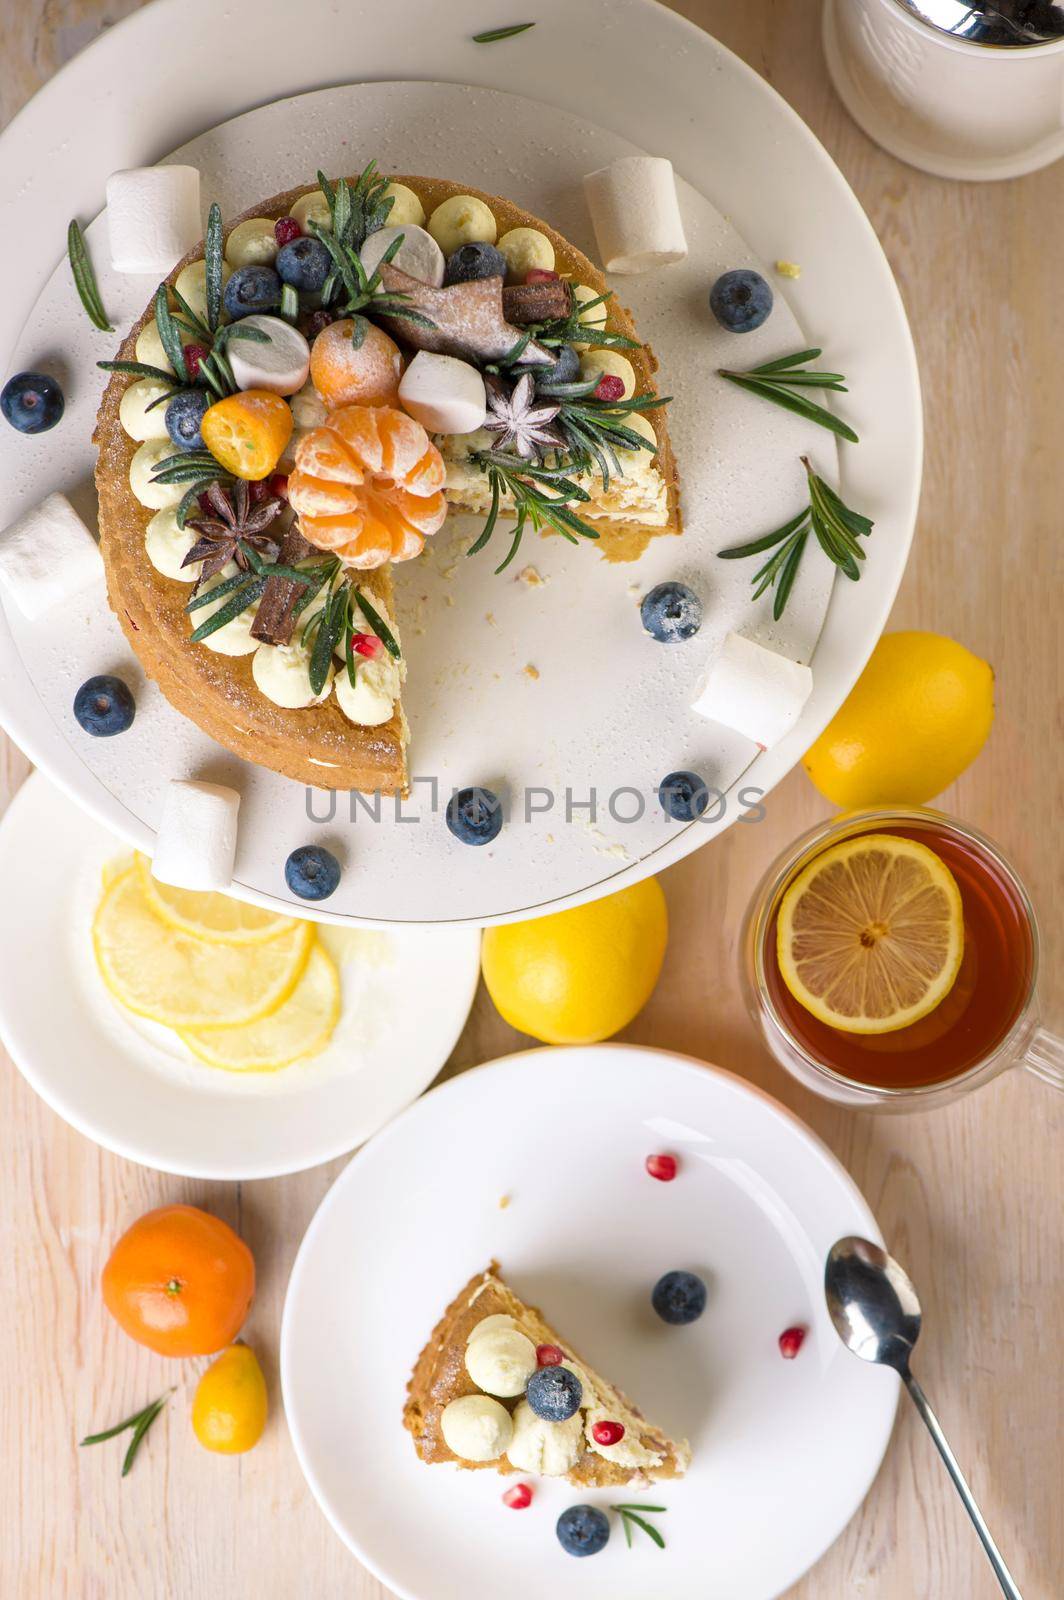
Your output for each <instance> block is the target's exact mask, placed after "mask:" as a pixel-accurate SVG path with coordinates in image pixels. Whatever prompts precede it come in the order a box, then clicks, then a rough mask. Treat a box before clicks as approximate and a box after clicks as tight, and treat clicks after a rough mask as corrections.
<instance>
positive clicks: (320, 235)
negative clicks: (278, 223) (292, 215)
mask: <svg viewBox="0 0 1064 1600" xmlns="http://www.w3.org/2000/svg"><path fill="white" fill-rule="evenodd" d="M309 226H310V231H311V233H312V234H313V235H314V237H315V238H316V239H320V240H321V242H322V244H323V245H324V246H325V248H326V250H328V252H329V255H330V256H331V257H332V260H333V265H334V266H335V268H336V271H337V274H338V276H339V278H340V281H341V282H342V284H343V286H344V288H345V289H346V290H347V292H348V294H349V295H350V297H351V299H352V300H358V299H359V298H360V293H361V289H360V285H359V281H358V276H357V274H356V271H355V268H354V267H353V265H352V258H351V256H350V254H349V252H348V251H346V250H345V249H344V247H343V245H342V244H341V243H340V241H339V240H338V239H335V238H334V237H333V235H332V234H331V233H330V232H329V230H328V228H323V227H322V226H321V224H320V223H318V222H315V221H314V220H313V219H311V221H310V224H309Z"/></svg>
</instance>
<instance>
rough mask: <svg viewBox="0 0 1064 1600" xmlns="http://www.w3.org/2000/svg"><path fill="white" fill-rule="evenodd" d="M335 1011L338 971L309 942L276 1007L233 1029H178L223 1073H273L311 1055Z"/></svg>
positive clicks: (325, 1038)
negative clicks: (300, 966) (302, 962)
mask: <svg viewBox="0 0 1064 1600" xmlns="http://www.w3.org/2000/svg"><path fill="white" fill-rule="evenodd" d="M339 1016H340V975H339V973H338V972H337V970H336V967H335V966H334V964H333V962H332V961H331V959H330V958H329V956H327V955H326V953H325V951H324V950H323V949H322V947H321V945H320V944H318V943H317V941H315V943H314V946H313V948H312V950H311V952H310V959H309V961H308V962H307V964H306V966H305V967H304V969H303V976H302V977H301V978H300V980H299V982H298V983H297V984H296V986H295V988H294V989H293V990H292V993H291V994H290V995H289V996H288V999H287V1000H285V1001H284V1002H283V1003H282V1004H281V1005H279V1006H278V1007H277V1010H276V1011H272V1012H271V1013H270V1015H269V1016H267V1017H260V1018H259V1020H258V1021H257V1022H245V1023H244V1024H243V1026H242V1027H239V1028H179V1029H178V1030H177V1031H178V1034H179V1036H180V1037H181V1038H182V1039H183V1040H184V1042H185V1044H187V1046H188V1048H189V1049H190V1050H191V1051H192V1054H193V1055H194V1056H198V1057H199V1059H200V1060H201V1061H205V1062H206V1063H207V1065H208V1066H209V1067H222V1068H223V1069H225V1070H226V1071H228V1072H278V1071H279V1070H280V1069H281V1067H288V1066H291V1064H292V1062H293V1061H301V1060H302V1059H303V1058H304V1057H305V1056H316V1055H317V1054H318V1052H319V1051H321V1050H324V1049H325V1046H326V1045H327V1044H328V1042H329V1040H330V1039H331V1038H332V1035H333V1029H334V1028H335V1027H336V1023H337V1020H338V1018H339Z"/></svg>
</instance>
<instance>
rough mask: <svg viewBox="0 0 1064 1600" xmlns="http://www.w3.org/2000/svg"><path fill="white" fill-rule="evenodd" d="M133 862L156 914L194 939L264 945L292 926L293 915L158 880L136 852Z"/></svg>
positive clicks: (142, 887) (149, 865)
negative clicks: (179, 887)
mask: <svg viewBox="0 0 1064 1600" xmlns="http://www.w3.org/2000/svg"><path fill="white" fill-rule="evenodd" d="M134 861H135V863H136V868H137V874H138V878H139V881H140V887H141V890H142V891H143V894H144V897H145V899H146V900H147V902H148V904H149V906H150V907H151V909H152V911H154V913H155V915H156V916H157V917H160V918H161V919H162V920H163V922H165V923H167V924H168V925H169V926H170V927H171V928H179V929H180V930H181V932H182V933H188V934H191V935H192V937H193V938H196V939H207V940H215V941H217V942H218V943H220V944H266V943H267V942H268V941H269V940H270V939H276V938H278V937H279V936H280V935H281V934H282V933H287V932H289V931H290V930H291V929H292V927H293V926H294V925H295V919H294V918H293V917H285V916H281V915H279V914H278V913H277V912H275V911H266V910H264V909H263V907H262V906H252V905H248V904H247V903H246V901H244V900H234V898H233V897H232V895H228V894H200V893H198V892H197V891H196V890H194V889H175V888H174V887H173V886H172V885H171V884H169V883H160V881H159V880H158V878H153V877H152V872H151V862H150V861H149V860H148V858H147V856H143V855H141V854H140V852H139V851H138V852H137V854H136V856H135V857H134Z"/></svg>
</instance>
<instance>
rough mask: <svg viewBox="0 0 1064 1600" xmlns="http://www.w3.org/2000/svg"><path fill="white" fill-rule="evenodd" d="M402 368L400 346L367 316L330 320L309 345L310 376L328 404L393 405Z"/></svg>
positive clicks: (396, 396) (397, 393) (397, 392)
mask: <svg viewBox="0 0 1064 1600" xmlns="http://www.w3.org/2000/svg"><path fill="white" fill-rule="evenodd" d="M360 328H361V331H362V334H363V337H362V342H361V343H360V344H359V343H356V337H357V334H358V331H359V329H360ZM402 371H403V358H402V356H401V355H400V353H399V346H398V345H397V344H396V343H395V341H394V340H392V339H389V337H388V335H387V334H386V333H385V332H384V330H383V329H382V328H378V327H377V326H376V324H375V323H372V322H367V321H366V319H365V318H364V317H357V318H356V317H344V318H343V319H342V320H341V321H340V322H332V323H330V324H329V326H328V327H327V328H324V329H323V330H322V331H321V333H319V334H318V337H317V338H316V339H315V341H314V343H313V344H312V345H311V347H310V376H311V380H312V382H313V384H314V387H315V389H317V391H318V393H319V395H320V396H321V398H322V399H323V400H324V402H325V404H326V405H327V406H347V405H362V406H391V405H394V404H395V402H396V400H397V398H398V395H399V379H400V377H401V376H402Z"/></svg>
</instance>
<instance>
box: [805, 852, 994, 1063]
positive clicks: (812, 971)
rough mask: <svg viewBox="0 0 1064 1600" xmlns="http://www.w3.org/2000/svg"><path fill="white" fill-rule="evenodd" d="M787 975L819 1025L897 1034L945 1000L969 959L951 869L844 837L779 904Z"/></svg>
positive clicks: (927, 856)
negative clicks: (963, 964)
mask: <svg viewBox="0 0 1064 1600" xmlns="http://www.w3.org/2000/svg"><path fill="white" fill-rule="evenodd" d="M777 954H778V959H779V965H780V972H781V974H782V977H783V981H784V982H785V984H786V985H787V988H788V989H789V990H790V992H791V994H792V995H793V996H794V998H795V999H796V1000H797V1001H798V1002H799V1004H801V1005H802V1006H804V1007H805V1009H806V1010H807V1011H809V1012H811V1014H812V1015H813V1016H815V1017H816V1018H817V1019H818V1020H819V1021H821V1022H823V1023H825V1024H826V1025H827V1026H829V1027H834V1028H839V1029H841V1030H843V1031H845V1032H849V1033H863V1034H873V1033H892V1032H894V1031H895V1030H897V1029H899V1028H905V1027H908V1026H909V1025H910V1024H911V1023H913V1022H917V1021H919V1019H920V1018H921V1017H925V1016H927V1015H928V1014H929V1013H930V1012H931V1011H933V1010H934V1009H935V1007H936V1006H938V1005H939V1004H940V1003H941V1002H942V1000H944V999H945V997H946V995H947V994H948V993H949V991H950V989H951V988H952V987H953V984H954V981H955V980H956V977H957V973H958V972H959V970H960V965H961V961H962V959H963V955H964V909H963V905H962V902H961V896H960V891H959V889H958V888H957V884H956V882H955V880H954V878H953V875H952V873H951V872H950V871H949V869H948V868H947V867H946V866H945V864H944V863H943V862H942V861H941V860H940V859H939V857H938V856H936V855H935V853H934V851H932V850H929V849H928V848H927V846H926V845H923V844H920V843H918V842H917V841H916V840H912V839H903V838H897V837H895V836H894V835H892V834H876V835H874V836H872V837H865V838H861V839H848V840H844V841H843V842H842V843H841V844H838V845H835V846H833V847H832V848H831V849H829V850H827V851H825V852H824V853H823V854H822V855H820V856H818V857H816V858H815V859H814V860H813V861H812V862H811V863H810V865H809V866H808V867H806V869H805V870H804V872H802V873H800V874H799V876H798V877H797V878H796V879H795V881H794V883H793V884H792V885H791V886H790V888H789V889H788V890H787V892H786V894H785V895H784V897H783V900H782V902H781V904H780V913H779V926H778V933H777Z"/></svg>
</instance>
